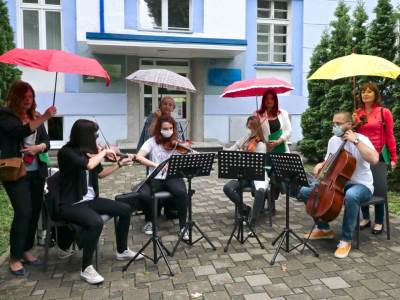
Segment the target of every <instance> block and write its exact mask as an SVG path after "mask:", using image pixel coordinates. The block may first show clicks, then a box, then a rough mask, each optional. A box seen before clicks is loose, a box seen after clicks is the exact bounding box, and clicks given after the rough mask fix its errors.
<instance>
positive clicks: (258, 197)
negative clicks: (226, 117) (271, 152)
mask: <svg viewBox="0 0 400 300" xmlns="http://www.w3.org/2000/svg"><path fill="white" fill-rule="evenodd" d="M246 127H247V128H248V130H249V133H248V134H246V135H245V136H244V137H242V138H241V139H240V140H238V141H237V142H236V143H235V144H234V145H233V146H232V147H230V148H229V149H228V150H232V151H247V152H258V153H265V152H266V151H267V148H266V145H265V141H264V136H263V132H262V129H261V125H260V121H259V119H258V118H257V117H255V116H250V117H249V118H248V119H247V122H246ZM242 187H252V189H254V190H255V197H254V204H253V209H252V212H251V220H250V225H251V227H252V228H253V230H255V224H256V219H257V216H258V214H259V213H260V211H261V210H262V208H263V206H264V199H265V190H266V183H265V181H255V180H254V181H253V180H242ZM238 189H239V181H238V180H230V181H228V182H227V183H226V184H225V185H224V193H225V195H226V196H227V197H228V198H229V199H230V200H231V201H232V202H234V203H239V201H240V194H239V192H238Z"/></svg>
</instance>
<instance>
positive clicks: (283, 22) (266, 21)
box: [256, 0, 292, 65]
mask: <svg viewBox="0 0 400 300" xmlns="http://www.w3.org/2000/svg"><path fill="white" fill-rule="evenodd" d="M270 1H271V9H270V18H260V17H258V10H259V8H258V6H257V20H256V65H289V64H291V61H292V53H291V36H292V32H291V21H290V20H291V15H292V9H291V7H292V5H291V4H292V3H291V2H292V1H290V0H286V1H283V0H270ZM275 2H286V3H287V19H275V18H272V16H273V15H274V14H275ZM259 24H261V25H269V26H270V32H269V39H268V43H269V47H268V52H267V53H268V58H269V59H268V61H260V60H258V54H259V51H258V45H259V44H258V43H259V42H258V34H259V32H258V25H259ZM276 25H277V26H286V53H285V54H286V61H275V60H274V54H275V50H274V46H275V43H274V37H275V32H274V28H275V26H276ZM262 53H264V52H262ZM279 53H280V52H279Z"/></svg>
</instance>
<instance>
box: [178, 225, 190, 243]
mask: <svg viewBox="0 0 400 300" xmlns="http://www.w3.org/2000/svg"><path fill="white" fill-rule="evenodd" d="M183 230H185V227H183V228H181V231H180V232H179V236H180V235H181V234H182V231H183ZM182 240H184V241H188V240H189V230H186V232H185V234H184V235H183V236H182Z"/></svg>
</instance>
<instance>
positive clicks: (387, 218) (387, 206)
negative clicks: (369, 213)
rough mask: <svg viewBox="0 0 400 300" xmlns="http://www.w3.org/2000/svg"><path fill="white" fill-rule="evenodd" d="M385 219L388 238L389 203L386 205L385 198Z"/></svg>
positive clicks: (388, 236)
mask: <svg viewBox="0 0 400 300" xmlns="http://www.w3.org/2000/svg"><path fill="white" fill-rule="evenodd" d="M385 215H386V216H385V219H386V237H387V239H388V240H390V221H389V205H388V200H387V198H386V201H385Z"/></svg>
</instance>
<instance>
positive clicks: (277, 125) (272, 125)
mask: <svg viewBox="0 0 400 300" xmlns="http://www.w3.org/2000/svg"><path fill="white" fill-rule="evenodd" d="M268 123H269V131H270V132H271V133H274V132H275V131H278V130H279V129H281V122H279V119H278V118H276V119H274V120H268Z"/></svg>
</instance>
